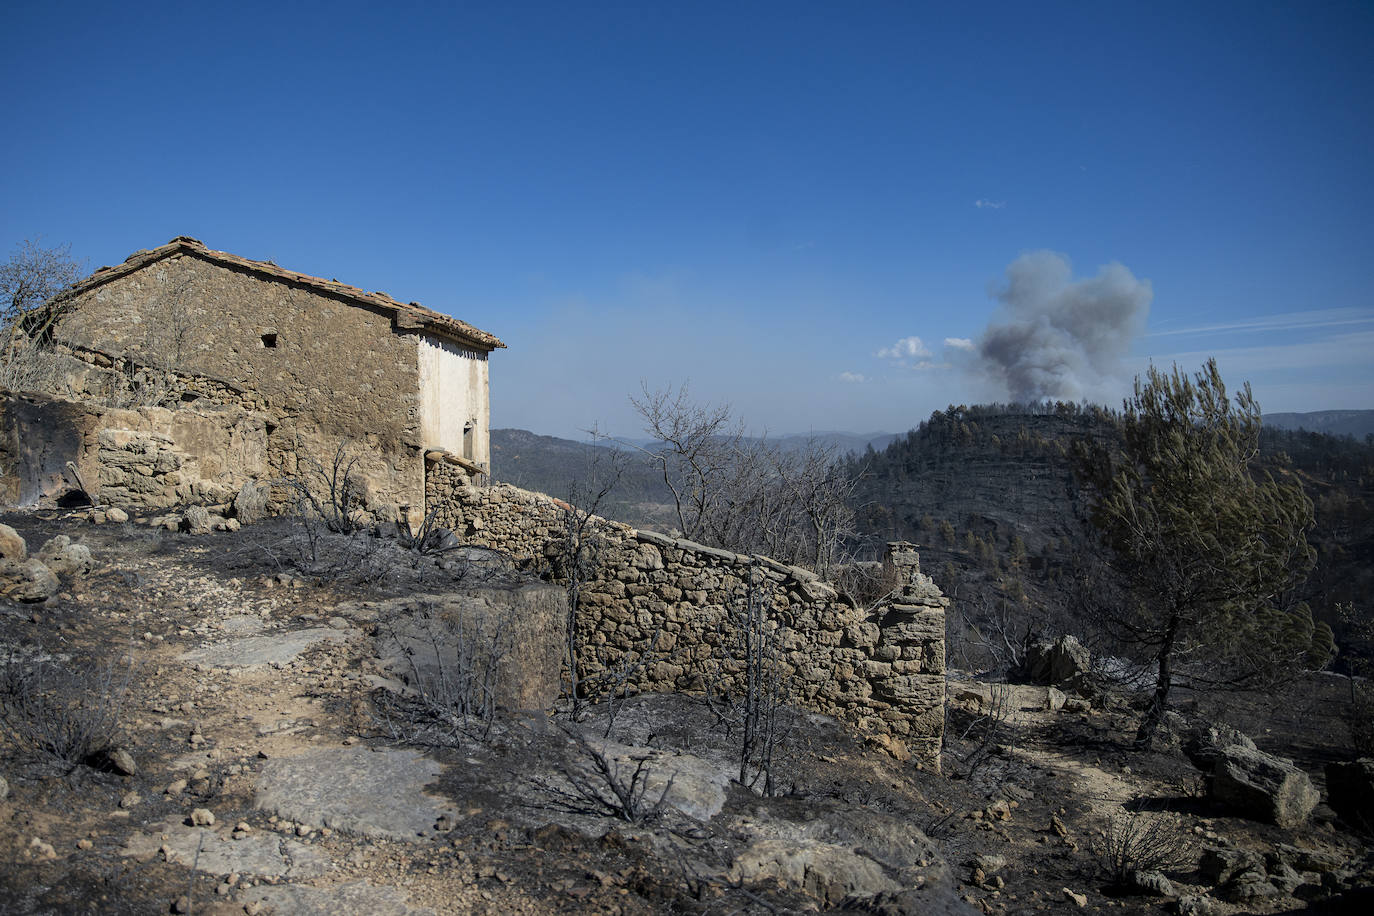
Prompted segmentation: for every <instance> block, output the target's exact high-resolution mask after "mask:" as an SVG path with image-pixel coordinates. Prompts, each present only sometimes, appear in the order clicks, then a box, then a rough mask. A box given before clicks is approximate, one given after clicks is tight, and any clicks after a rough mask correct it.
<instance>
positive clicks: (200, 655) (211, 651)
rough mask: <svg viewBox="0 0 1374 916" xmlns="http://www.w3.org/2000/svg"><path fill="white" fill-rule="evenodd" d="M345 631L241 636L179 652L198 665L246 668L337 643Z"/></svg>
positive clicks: (345, 636) (323, 629) (280, 662)
mask: <svg viewBox="0 0 1374 916" xmlns="http://www.w3.org/2000/svg"><path fill="white" fill-rule="evenodd" d="M348 637H349V633H348V632H347V631H343V630H336V629H334V628H333V627H310V628H309V629H305V630H289V631H287V632H283V633H270V634H264V635H262V636H245V637H243V638H242V639H231V640H227V641H226V642H221V643H215V644H214V645H209V646H205V647H203V648H200V649H193V650H191V651H190V652H186V653H184V654H182V656H181V660H182V661H184V662H189V663H190V664H192V665H195V666H197V667H200V668H248V667H252V666H254V665H286V664H289V663H291V662H292V661H293V660H295V658H296V656H298V655H300V654H301V653H302V652H304V651H305V650H306V649H309V648H310V647H311V646H314V645H317V644H319V643H322V642H335V643H341V642H346V641H347V640H348Z"/></svg>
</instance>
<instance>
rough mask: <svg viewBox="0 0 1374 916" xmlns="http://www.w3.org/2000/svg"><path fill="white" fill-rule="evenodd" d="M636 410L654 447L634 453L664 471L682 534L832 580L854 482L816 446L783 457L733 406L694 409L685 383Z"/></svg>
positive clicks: (638, 402)
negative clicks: (748, 432)
mask: <svg viewBox="0 0 1374 916" xmlns="http://www.w3.org/2000/svg"><path fill="white" fill-rule="evenodd" d="M642 392H643V394H642V396H641V397H638V398H636V397H631V398H630V402H631V403H632V404H633V405H634V407H635V409H636V410H637V411H638V412H639V415H640V418H641V419H642V420H643V422H644V431H645V432H646V433H648V434H649V436H650V437H651V438H652V439H653V442H652V443H651V444H650V445H648V446H634V445H631V447H632V448H635V449H637V450H638V451H640V452H641V453H643V454H644V455H645V456H647V458H648V460H649V462H650V463H651V464H652V465H653V466H654V467H655V468H656V469H657V470H658V471H659V473H660V475H661V476H662V479H663V483H664V486H665V487H666V489H667V490H668V492H669V493H670V494H671V498H672V500H673V506H674V510H675V512H676V515H677V520H678V525H679V526H680V528H681V530H682V532H683V534H684V536H686V537H688V538H691V539H693V540H696V541H701V542H702V543H705V544H709V545H711V546H715V547H722V548H725V549H727V550H734V551H737V552H740V553H763V554H766V555H768V556H771V557H775V558H777V559H782V560H787V561H788V562H793V563H805V564H808V565H810V566H811V567H812V568H813V569H815V570H816V571H817V572H819V573H822V574H824V573H826V572H827V571H828V570H829V569H830V568H831V567H832V566H833V565H835V564H836V562H837V561H838V559H839V551H840V545H841V544H842V543H843V542H844V540H845V538H846V537H847V536H848V535H850V534H852V532H853V521H854V513H853V510H852V508H850V502H851V497H852V495H853V489H854V484H855V480H854V478H853V477H852V476H851V475H849V474H848V473H847V471H846V470H845V468H844V465H843V463H842V462H840V461H839V460H838V456H837V455H836V454H835V453H834V449H833V448H831V447H829V446H826V445H825V444H824V443H822V442H820V440H818V439H815V438H812V439H809V440H808V441H807V442H806V444H805V445H804V446H803V447H801V448H793V449H786V448H783V447H782V446H781V445H780V444H778V443H776V442H772V441H770V440H769V439H768V438H767V436H761V437H757V438H749V437H746V436H745V435H744V427H743V424H742V423H741V422H739V421H738V420H736V419H734V418H733V417H732V415H731V410H730V406H729V405H728V404H716V405H703V404H698V403H696V402H694V401H693V400H692V399H691V397H690V394H689V392H688V388H687V385H686V384H683V385H681V386H680V387H678V388H677V389H671V388H670V389H661V390H658V391H650V390H649V388H648V386H647V385H643V386H642Z"/></svg>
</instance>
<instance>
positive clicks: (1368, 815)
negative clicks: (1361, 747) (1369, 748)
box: [1326, 757, 1374, 831]
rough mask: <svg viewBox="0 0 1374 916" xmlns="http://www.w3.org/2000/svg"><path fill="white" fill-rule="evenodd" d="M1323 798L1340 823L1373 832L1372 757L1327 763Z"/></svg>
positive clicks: (1373, 791)
mask: <svg viewBox="0 0 1374 916" xmlns="http://www.w3.org/2000/svg"><path fill="white" fill-rule="evenodd" d="M1326 794H1327V796H1328V797H1329V798H1330V802H1331V810H1333V811H1335V812H1336V813H1337V814H1338V815H1340V817H1341V820H1343V821H1345V822H1346V823H1347V824H1350V825H1351V826H1355V827H1362V828H1364V829H1365V830H1370V831H1374V757H1362V758H1360V759H1359V760H1354V761H1350V762H1338V763H1328V764H1327V765H1326Z"/></svg>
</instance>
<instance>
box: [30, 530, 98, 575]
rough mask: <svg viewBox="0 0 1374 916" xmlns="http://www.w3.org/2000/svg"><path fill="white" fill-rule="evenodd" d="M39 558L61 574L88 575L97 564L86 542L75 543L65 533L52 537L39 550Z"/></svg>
mask: <svg viewBox="0 0 1374 916" xmlns="http://www.w3.org/2000/svg"><path fill="white" fill-rule="evenodd" d="M38 559H40V560H42V561H43V564H44V565H45V566H47V567H48V569H51V570H52V571H53V572H54V573H56V574H57V575H59V576H86V575H89V574H90V572H91V569H92V568H94V566H95V558H94V557H92V556H91V549H90V548H89V547H87V546H86V545H85V544H73V543H72V539H71V538H69V537H67V536H66V535H65V534H59V535H57V536H56V537H54V538H50V539H49V540H48V542H47V543H45V544H44V545H43V547H42V549H41V550H39V551H38Z"/></svg>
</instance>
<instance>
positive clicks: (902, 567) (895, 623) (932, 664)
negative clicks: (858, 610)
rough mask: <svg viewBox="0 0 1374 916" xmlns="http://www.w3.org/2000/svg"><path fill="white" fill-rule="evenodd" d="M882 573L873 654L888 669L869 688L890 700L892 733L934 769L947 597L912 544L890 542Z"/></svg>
mask: <svg viewBox="0 0 1374 916" xmlns="http://www.w3.org/2000/svg"><path fill="white" fill-rule="evenodd" d="M883 574H884V578H885V580H886V581H887V582H888V583H889V587H890V588H891V589H892V593H891V595H890V596H889V597H888V599H887V601H886V602H885V603H884V604H883V605H882V606H881V607H879V608H877V609H876V610H877V613H878V627H879V636H878V646H877V649H876V651H875V652H874V657H875V659H877V660H880V661H881V662H882V663H885V665H886V666H888V670H890V672H891V673H890V674H887V675H886V676H879V677H875V678H873V680H872V684H873V693H874V696H875V697H877V698H878V699H880V700H882V701H883V702H885V703H888V704H891V705H890V707H889V708H888V709H886V710H884V711H883V712H882V713H881V716H882V718H883V720H884V721H885V722H886V723H887V726H888V728H889V729H890V730H891V732H892V735H893V736H894V737H895V738H898V739H899V740H901V741H903V742H904V743H905V744H906V746H907V747H908V748H909V749H910V750H911V752H912V753H913V754H914V755H915V756H916V757H917V758H919V759H920V760H922V761H923V762H925V763H926V764H927V765H933V766H934V767H935V768H936V769H938V768H939V765H940V744H941V741H942V739H943V737H944V730H945V609H946V608H948V607H949V599H948V598H946V597H945V596H944V595H943V594H942V593H941V592H940V589H939V588H938V587H936V585H935V583H934V582H933V581H932V580H931V579H930V577H929V576H924V575H922V574H921V565H920V558H919V556H918V555H917V553H916V547H915V545H913V544H908V543H906V542H901V541H898V542H893V543H891V544H888V548H887V555H886V556H885V557H884V558H883ZM884 673H886V672H884Z"/></svg>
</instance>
